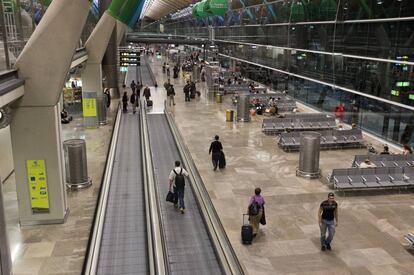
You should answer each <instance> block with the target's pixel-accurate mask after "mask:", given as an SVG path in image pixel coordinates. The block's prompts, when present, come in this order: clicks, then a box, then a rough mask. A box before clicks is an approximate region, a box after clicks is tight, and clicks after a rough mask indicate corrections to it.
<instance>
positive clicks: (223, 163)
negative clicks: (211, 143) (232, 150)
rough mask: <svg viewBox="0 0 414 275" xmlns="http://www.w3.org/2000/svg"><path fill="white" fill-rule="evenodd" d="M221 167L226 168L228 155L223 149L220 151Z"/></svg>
mask: <svg viewBox="0 0 414 275" xmlns="http://www.w3.org/2000/svg"><path fill="white" fill-rule="evenodd" d="M219 168H220V169H223V168H226V156H225V155H224V153H223V151H221V152H220V158H219Z"/></svg>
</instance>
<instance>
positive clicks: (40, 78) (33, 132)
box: [11, 0, 90, 225]
mask: <svg viewBox="0 0 414 275" xmlns="http://www.w3.org/2000/svg"><path fill="white" fill-rule="evenodd" d="M89 7H90V2H89V1H88V0H70V1H69V0H54V1H53V2H52V3H51V5H50V6H49V8H48V9H47V11H46V13H45V15H44V16H43V18H42V20H41V22H40V24H39V25H38V26H37V28H36V30H35V31H34V33H33V34H32V36H31V37H30V39H29V41H28V42H27V44H26V46H25V48H24V49H23V51H22V53H21V54H20V56H19V58H18V59H17V62H16V68H17V69H18V73H19V77H20V78H23V79H25V95H24V96H23V98H22V99H21V100H19V101H18V102H17V103H15V104H14V106H13V110H14V114H13V121H12V124H11V136H12V147H13V157H14V167H15V173H16V191H17V196H18V203H19V218H20V223H21V224H22V225H30V224H49V223H63V222H64V221H65V217H66V215H67V213H68V207H67V202H66V187H65V171H64V159H63V148H62V140H61V125H60V107H59V104H58V101H59V98H60V95H61V93H62V88H63V85H64V83H65V79H66V76H67V73H68V71H69V68H70V64H71V62H72V57H73V53H74V52H75V49H76V45H77V43H78V41H79V38H80V35H81V33H82V29H83V26H84V25H85V22H86V18H87V16H88V12H89ZM33 160H35V161H39V163H43V161H44V164H45V167H44V168H45V169H37V170H36V169H34V168H32V169H29V170H30V171H29V173H28V163H30V162H31V161H33ZM33 167H34V166H33ZM43 171H44V172H45V175H43ZM39 180H42V181H43V183H40V181H39ZM45 181H46V186H45V184H44V183H45ZM31 182H35V183H36V184H30V183H31ZM29 184H30V185H29ZM31 191H32V194H30V192H31ZM33 194H37V195H36V196H33ZM38 195H39V196H40V197H42V201H43V202H44V201H46V202H47V203H46V204H47V205H48V207H40V208H41V209H39V207H38V205H36V201H39V200H38V199H39V196H38ZM43 208H44V209H43Z"/></svg>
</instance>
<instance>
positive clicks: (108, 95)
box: [104, 88, 111, 108]
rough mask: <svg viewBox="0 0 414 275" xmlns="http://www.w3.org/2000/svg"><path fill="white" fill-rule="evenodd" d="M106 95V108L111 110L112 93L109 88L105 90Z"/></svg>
mask: <svg viewBox="0 0 414 275" xmlns="http://www.w3.org/2000/svg"><path fill="white" fill-rule="evenodd" d="M104 94H105V96H106V102H105V103H106V108H109V106H111V93H110V92H109V89H108V88H106V89H105V91H104Z"/></svg>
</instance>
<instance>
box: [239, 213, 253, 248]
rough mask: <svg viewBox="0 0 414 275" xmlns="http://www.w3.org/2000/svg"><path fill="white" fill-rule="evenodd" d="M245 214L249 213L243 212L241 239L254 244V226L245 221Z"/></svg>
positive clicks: (244, 242)
mask: <svg viewBox="0 0 414 275" xmlns="http://www.w3.org/2000/svg"><path fill="white" fill-rule="evenodd" d="M244 216H248V215H247V214H243V225H242V228H241V239H242V243H243V244H252V241H253V227H252V226H251V225H250V224H248V223H244Z"/></svg>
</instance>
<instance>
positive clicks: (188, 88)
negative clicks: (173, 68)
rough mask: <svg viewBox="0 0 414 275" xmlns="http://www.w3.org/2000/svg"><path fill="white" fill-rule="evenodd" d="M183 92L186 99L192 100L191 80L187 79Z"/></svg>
mask: <svg viewBox="0 0 414 275" xmlns="http://www.w3.org/2000/svg"><path fill="white" fill-rule="evenodd" d="M183 92H184V94H185V101H186V102H187V101H188V102H190V92H191V85H190V81H187V84H186V85H185V86H184V88H183Z"/></svg>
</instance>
